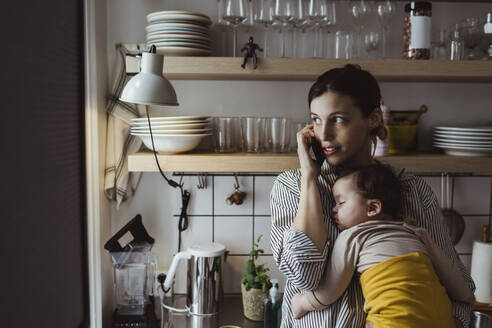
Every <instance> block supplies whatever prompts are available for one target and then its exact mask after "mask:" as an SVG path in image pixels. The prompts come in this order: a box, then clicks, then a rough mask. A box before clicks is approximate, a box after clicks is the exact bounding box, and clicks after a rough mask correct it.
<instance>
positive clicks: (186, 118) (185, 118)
mask: <svg viewBox="0 0 492 328" xmlns="http://www.w3.org/2000/svg"><path fill="white" fill-rule="evenodd" d="M209 119H210V116H193V115H189V116H157V117H151V118H150V121H151V122H157V121H191V120H193V121H196V120H202V121H207V120H209ZM147 120H148V118H147V117H138V118H132V122H144V121H145V122H146V121H147Z"/></svg>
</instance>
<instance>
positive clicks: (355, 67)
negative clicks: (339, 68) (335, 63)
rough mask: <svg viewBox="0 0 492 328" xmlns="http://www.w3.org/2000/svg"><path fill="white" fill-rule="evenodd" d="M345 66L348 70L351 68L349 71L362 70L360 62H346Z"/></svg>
mask: <svg viewBox="0 0 492 328" xmlns="http://www.w3.org/2000/svg"><path fill="white" fill-rule="evenodd" d="M343 68H345V69H346V70H349V71H361V70H362V67H360V65H358V64H345V66H344V67H343Z"/></svg>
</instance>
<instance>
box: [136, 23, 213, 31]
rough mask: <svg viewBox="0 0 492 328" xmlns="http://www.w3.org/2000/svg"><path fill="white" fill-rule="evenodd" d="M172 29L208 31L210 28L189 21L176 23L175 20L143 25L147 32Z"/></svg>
mask: <svg viewBox="0 0 492 328" xmlns="http://www.w3.org/2000/svg"><path fill="white" fill-rule="evenodd" d="M170 28H171V29H173V28H185V29H189V30H192V31H196V32H202V33H208V32H209V31H210V29H209V28H208V27H206V26H203V25H196V24H190V23H177V22H168V23H165V22H164V23H155V24H149V25H147V26H146V27H145V30H146V31H147V33H152V32H157V31H159V30H163V29H170Z"/></svg>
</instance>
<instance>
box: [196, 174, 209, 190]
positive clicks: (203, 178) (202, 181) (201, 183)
mask: <svg viewBox="0 0 492 328" xmlns="http://www.w3.org/2000/svg"><path fill="white" fill-rule="evenodd" d="M197 178H198V184H197V185H196V187H197V188H198V189H207V174H206V173H205V174H202V173H199V174H198V175H197Z"/></svg>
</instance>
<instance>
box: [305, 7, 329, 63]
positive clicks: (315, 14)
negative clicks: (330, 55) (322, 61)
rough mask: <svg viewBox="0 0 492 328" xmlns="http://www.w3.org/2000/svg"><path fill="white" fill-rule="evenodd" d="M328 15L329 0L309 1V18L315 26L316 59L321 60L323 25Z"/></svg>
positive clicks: (314, 54)
mask: <svg viewBox="0 0 492 328" xmlns="http://www.w3.org/2000/svg"><path fill="white" fill-rule="evenodd" d="M327 13H328V3H327V0H309V4H308V11H307V16H308V17H309V19H310V20H311V21H312V22H313V24H314V27H313V28H314V53H313V56H314V57H315V58H321V57H322V56H323V54H322V44H321V24H322V22H323V20H325V19H326V17H327Z"/></svg>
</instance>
